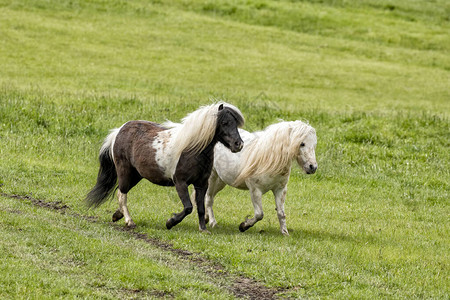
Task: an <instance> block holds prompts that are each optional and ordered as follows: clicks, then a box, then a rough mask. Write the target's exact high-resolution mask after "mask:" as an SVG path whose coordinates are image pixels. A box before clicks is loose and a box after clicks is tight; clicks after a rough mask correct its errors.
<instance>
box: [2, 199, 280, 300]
mask: <svg viewBox="0 0 450 300" xmlns="http://www.w3.org/2000/svg"><path fill="white" fill-rule="evenodd" d="M0 195H2V196H3V197H7V198H11V199H16V200H20V201H27V202H29V203H31V204H33V205H35V206H37V207H41V208H45V209H48V210H51V211H55V212H58V213H60V214H66V215H70V216H73V217H76V218H81V219H84V220H86V221H89V222H92V223H102V222H101V221H99V219H98V217H94V216H85V215H81V214H79V213H76V212H73V211H71V208H70V207H69V206H68V205H66V204H64V203H63V202H62V201H44V200H41V199H36V198H34V197H32V196H30V195H15V194H6V193H0ZM112 226H113V228H114V229H116V230H117V231H121V232H127V233H128V234H129V235H130V236H132V237H133V238H135V239H136V240H140V241H143V242H145V243H148V244H151V245H153V246H155V247H157V248H159V249H161V250H163V251H165V252H170V253H172V254H174V255H176V256H177V257H178V258H180V259H182V260H184V261H187V262H189V263H191V264H194V265H195V266H196V267H198V268H199V269H200V270H202V271H203V272H204V273H205V274H207V275H208V276H210V277H211V278H212V279H215V280H220V281H221V282H230V283H231V284H228V285H226V286H223V284H222V283H220V282H219V286H223V287H224V288H225V289H227V290H228V291H229V292H231V293H232V294H233V295H234V296H235V297H237V298H247V299H276V298H277V297H276V294H277V293H279V292H283V291H286V289H273V288H268V287H266V286H264V285H263V284H261V283H260V282H258V281H255V280H253V279H251V278H248V277H245V276H242V275H233V274H231V273H230V272H228V271H226V270H225V268H224V267H223V266H222V265H221V264H219V263H217V262H214V261H212V260H209V259H206V258H205V257H203V256H202V255H201V254H199V253H195V252H190V251H188V250H184V249H179V248H174V247H173V244H171V243H169V242H165V241H161V240H159V239H156V238H152V237H149V236H148V235H147V234H146V233H141V232H138V231H136V230H135V229H129V228H127V227H124V226H120V225H117V224H115V223H113V224H112Z"/></svg>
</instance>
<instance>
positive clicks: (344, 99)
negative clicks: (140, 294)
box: [0, 1, 450, 298]
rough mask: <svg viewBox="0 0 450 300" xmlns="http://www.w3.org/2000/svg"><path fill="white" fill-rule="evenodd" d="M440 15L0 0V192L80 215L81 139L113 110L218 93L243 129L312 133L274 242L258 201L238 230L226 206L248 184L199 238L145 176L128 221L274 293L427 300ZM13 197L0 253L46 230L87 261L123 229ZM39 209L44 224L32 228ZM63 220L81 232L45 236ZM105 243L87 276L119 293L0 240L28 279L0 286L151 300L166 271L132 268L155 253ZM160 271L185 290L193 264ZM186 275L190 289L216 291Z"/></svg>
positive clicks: (84, 267) (438, 185)
mask: <svg viewBox="0 0 450 300" xmlns="http://www.w3.org/2000/svg"><path fill="white" fill-rule="evenodd" d="M448 12H449V6H448V4H446V2H445V1H435V2H434V3H430V2H423V1H416V2H411V1H396V2H395V5H394V4H393V3H392V2H390V1H360V2H358V4H357V5H353V4H348V3H347V2H346V1H319V2H315V1H308V2H303V1H302V2H294V1H293V2H289V1H279V2H268V1H233V2H231V3H230V2H228V1H222V2H221V1H214V2H213V1H206V2H195V1H172V2H164V4H163V3H155V4H147V2H146V1H132V2H130V1H108V2H102V1H88V2H85V1H79V2H75V1H71V2H69V1H67V2H65V1H60V2H58V3H48V2H46V1H28V2H23V1H18V2H15V1H0V16H1V18H0V20H1V21H0V22H1V26H0V36H1V37H2V38H1V39H0V57H1V65H2V67H1V70H0V84H1V85H2V86H1V93H0V141H1V143H2V147H1V148H0V157H1V158H2V159H1V160H0V183H3V186H2V187H1V190H2V191H3V192H6V193H18V194H28V193H33V195H34V196H35V197H37V198H42V199H48V200H61V201H63V202H64V203H67V204H68V205H69V206H70V207H71V208H72V209H74V210H75V211H78V212H80V213H83V214H86V213H87V212H86V211H85V210H84V208H83V206H82V203H81V201H80V200H81V199H82V198H83V195H84V193H85V192H86V191H87V190H88V189H89V188H90V187H91V185H92V184H93V183H94V181H95V175H96V172H97V165H96V153H97V150H98V147H99V145H100V143H101V140H102V138H103V137H104V136H105V135H106V133H107V131H108V129H109V128H113V127H116V126H119V125H121V124H122V123H123V122H125V121H127V120H129V119H148V120H155V121H163V120H164V119H166V118H168V119H172V120H179V119H180V118H181V117H182V116H184V115H185V114H186V113H187V112H189V111H191V110H193V109H195V108H196V107H197V106H198V104H199V102H202V103H206V102H207V99H209V98H210V97H220V98H223V99H225V100H228V101H230V102H233V103H234V104H237V105H238V106H239V107H240V108H241V109H242V110H243V112H244V114H245V115H246V117H247V125H246V128H247V129H249V130H256V129H260V128H263V127H264V126H266V125H268V124H270V123H272V122H275V121H276V120H277V119H278V118H285V119H297V118H302V119H307V120H309V121H310V122H311V124H312V125H313V126H314V127H316V129H317V131H318V134H319V145H318V149H317V156H318V160H319V168H320V169H319V172H318V173H317V174H316V175H314V176H310V177H307V176H305V175H303V174H301V172H300V171H299V170H298V169H297V168H295V169H294V171H293V175H292V178H291V182H290V185H289V193H288V200H287V204H286V205H287V214H288V228H289V229H290V231H291V237H290V238H283V237H282V236H280V234H279V233H278V224H277V223H278V221H277V220H276V214H275V213H274V211H273V207H274V205H273V200H272V199H271V197H270V196H266V197H265V198H264V208H265V212H266V215H265V218H264V220H263V221H262V222H260V223H259V224H258V225H256V228H253V229H251V230H249V232H247V233H245V234H241V233H239V232H238V231H237V226H238V224H239V223H240V222H241V221H242V220H243V218H244V217H245V215H246V214H251V213H252V208H251V203H250V200H245V201H244V200H243V199H248V198H249V196H248V194H247V193H244V192H239V191H235V190H232V189H226V190H225V191H224V192H222V193H221V194H219V197H218V199H217V201H216V213H217V219H218V221H219V226H220V227H219V228H217V229H214V230H213V232H214V234H213V235H211V236H203V235H199V234H197V232H196V230H197V221H196V216H195V215H192V216H190V217H188V218H187V219H186V221H184V222H183V223H182V224H180V225H179V226H177V227H176V228H174V229H173V230H171V231H167V230H165V229H164V220H165V219H166V218H167V217H168V216H169V215H170V213H171V212H173V211H178V210H179V209H180V203H179V200H178V199H177V196H176V193H175V191H174V190H170V189H165V188H160V187H156V186H152V185H150V184H148V183H141V184H140V185H139V186H137V187H136V188H135V189H133V191H132V193H130V209H131V213H132V214H133V217H134V218H135V221H136V222H137V224H138V230H140V231H143V232H147V233H148V234H149V235H150V236H155V237H158V238H161V239H163V240H169V241H171V242H173V243H174V244H175V245H176V246H178V247H182V248H186V249H190V250H194V251H200V252H203V253H204V254H205V255H206V256H207V257H210V258H211V259H214V260H217V261H220V262H221V263H222V264H224V265H225V266H226V267H227V269H228V270H230V271H232V272H235V273H244V274H246V275H247V276H252V277H254V278H256V279H258V280H261V281H263V282H264V283H265V284H266V285H268V286H282V287H289V288H291V289H290V290H288V291H287V292H286V293H287V294H288V295H291V296H299V295H303V294H305V295H307V296H309V297H316V296H321V297H324V296H325V297H331V296H333V297H342V298H348V297H349V296H353V297H358V298H360V297H367V298H371V297H380V296H396V297H401V298H403V297H408V296H416V297H442V298H445V297H446V296H448V293H449V287H448V283H447V281H446V279H447V278H448V273H449V267H448V262H449V257H448V251H447V250H448V248H449V240H448V236H449V227H448V213H449V211H448V204H449V203H448V199H449V185H448V182H449V180H450V176H449V161H450V157H449V154H448V147H449V139H450V134H449V122H448V119H447V118H448V112H449V111H450V107H449V106H450V101H449V99H450V93H449V89H448V87H449V82H450V74H449V67H450V59H449V56H448V54H447V53H448V51H449V50H450V49H449V47H450V46H449V45H450V41H449V40H450V37H449V35H448V31H449V27H450V26H449V20H448V15H449V14H448ZM249 100H251V101H249ZM158 199H162V201H161V202H160V201H157V200H158ZM13 202H14V201H12V200H7V199H3V198H2V202H1V203H2V209H1V210H0V211H1V212H2V215H3V216H2V221H1V223H0V225H1V226H0V229H1V230H2V233H3V234H5V235H6V236H7V237H8V239H6V240H3V241H2V242H1V244H0V245H1V246H2V247H3V248H5V247H6V248H10V247H11V245H12V247H16V248H17V249H21V250H20V251H21V252H20V253H24V254H25V253H28V252H29V251H31V252H32V251H34V250H33V249H34V248H35V247H37V246H36V245H39V244H41V243H42V241H41V240H40V238H39V236H40V235H45V236H47V235H48V236H51V237H54V239H55V240H57V241H58V242H55V243H56V246H57V247H62V248H64V249H65V250H64V251H66V252H64V253H63V254H64V255H66V256H73V255H74V254H75V253H77V252H78V251H80V248H81V249H82V251H86V253H89V254H86V255H87V256H90V255H93V254H92V249H91V248H94V249H97V248H95V247H96V246H95V243H96V241H97V239H103V238H102V236H105V235H109V236H110V237H111V238H110V239H108V240H115V241H117V243H122V242H121V241H123V239H126V236H123V235H121V234H118V233H114V232H111V231H110V229H109V225H106V224H105V225H92V224H90V223H89V224H78V223H77V222H75V224H71V225H70V228H71V230H60V229H59V228H60V227H61V226H62V225H61V223H64V222H69V221H67V220H66V219H64V218H63V219H60V216H55V215H52V214H51V213H47V212H45V213H43V212H40V210H39V213H37V212H36V210H35V209H33V208H32V207H30V206H29V205H28V206H27V205H26V204H17V203H13ZM17 206H20V208H18V207H17ZM239 206H241V207H239ZM114 209H115V203H111V204H107V205H105V206H104V207H102V208H101V209H99V210H97V211H94V212H89V213H90V214H95V215H98V216H101V218H102V220H104V221H108V220H109V218H110V214H111V213H112V211H113V210H114ZM15 210H20V211H23V212H24V213H22V214H14V213H12V211H15ZM38 214H43V215H44V216H48V218H49V219H50V220H54V219H55V218H56V220H55V221H48V228H49V229H48V231H46V230H44V229H43V228H42V225H41V223H43V222H44V223H45V222H46V221H45V218H44V217H42V216H39V217H38V216H37V215H38ZM36 219H37V220H36ZM70 222H73V221H70ZM21 224H24V225H21ZM14 226H28V227H29V228H31V229H30V230H33V231H36V232H38V233H39V235H38V236H37V237H33V236H28V237H26V238H27V239H29V240H30V241H31V242H30V243H29V244H25V245H24V243H23V242H22V241H21V239H22V236H21V235H19V234H17V233H15V232H14V230H12V229H13V228H14ZM45 227H46V228H47V226H45ZM63 227H64V226H63ZM90 227H95V228H90ZM70 231H75V232H77V231H78V232H79V233H78V236H79V239H80V241H79V242H76V243H75V244H71V243H69V242H68V241H67V240H71V239H70V238H69V239H67V240H66V239H64V238H62V237H63V236H65V235H68V236H69V237H70V235H71V233H70ZM86 232H87V233H86ZM97 236H98V238H97V239H94V241H92V245H90V244H89V241H90V239H92V238H93V237H97ZM75 241H77V239H75ZM135 243H136V245H134V244H133V246H132V247H144V246H143V245H141V244H139V243H138V242H135ZM86 244H87V245H86ZM110 244H111V247H113V249H114V250H110V251H111V252H108V253H105V252H104V251H103V252H100V254H98V255H95V257H97V258H99V257H100V256H103V255H105V256H106V259H105V263H104V264H103V265H104V268H105V271H104V273H103V274H106V275H103V276H104V277H101V278H102V279H99V281H100V282H101V284H103V285H104V284H106V285H110V286H112V287H113V286H119V287H123V288H124V289H122V290H121V289H116V290H112V291H111V290H110V291H105V290H101V289H100V290H98V289H97V288H92V287H90V286H89V285H87V284H83V285H82V287H79V286H78V285H75V284H74V283H73V282H77V280H78V277H77V276H79V275H77V272H76V271H73V270H72V269H71V267H70V266H66V265H65V264H64V263H61V265H62V266H63V267H61V268H63V270H62V271H61V270H55V269H52V268H44V271H42V272H43V273H41V271H39V269H40V268H39V267H36V269H33V268H32V267H31V264H30V263H29V261H30V260H27V259H22V258H20V259H18V258H17V257H15V258H14V257H10V256H9V255H5V254H2V255H3V256H4V258H5V259H7V260H6V262H7V263H5V265H7V266H9V268H12V267H11V266H13V267H14V268H15V267H17V269H20V268H27V269H29V268H31V270H34V271H32V274H31V275H30V277H26V275H23V276H24V277H20V276H22V275H15V274H14V273H13V272H12V273H11V274H12V275H11V277H7V279H2V280H3V281H1V284H2V286H8V285H9V282H10V280H17V279H14V278H15V277H14V276H19V277H18V278H20V280H19V281H22V282H29V281H32V280H29V279H31V277H32V276H34V277H33V278H34V280H37V281H38V283H36V286H35V285H33V284H23V285H18V286H19V287H20V289H23V290H24V291H28V293H36V295H37V296H39V295H42V294H44V295H45V294H47V293H51V290H52V288H54V287H55V286H60V288H59V289H60V290H61V291H64V293H68V294H74V295H77V294H78V293H81V295H87V294H89V293H93V294H96V295H97V296H99V297H101V296H105V295H106V296H107V297H114V296H116V297H123V294H124V293H126V291H127V290H126V289H127V288H129V289H143V290H144V293H147V292H148V293H149V295H151V293H152V291H154V290H162V291H166V289H167V288H168V287H169V286H170V284H169V282H172V280H170V278H171V277H168V278H169V280H168V282H166V281H165V280H162V283H161V285H160V286H158V284H157V283H156V282H155V281H152V280H151V279H149V278H148V277H147V276H144V279H139V278H140V277H141V274H143V273H146V274H147V272H149V270H150V273H151V274H155V276H156V277H157V278H159V277H158V274H160V275H161V274H163V275H164V274H166V272H169V270H168V268H170V266H169V267H167V266H165V265H161V264H158V263H157V262H155V263H153V262H152V261H153V257H154V256H152V255H150V254H148V256H145V255H144V257H150V259H149V261H148V262H144V261H145V259H144V258H143V256H141V255H138V254H136V253H135V252H134V251H133V250H132V247H127V248H126V249H125V250H120V249H119V247H114V245H113V244H112V243H110ZM30 249H31V250H30ZM148 251H149V252H151V253H153V251H156V250H148ZM64 255H61V256H58V257H61V258H60V259H61V260H62V261H63V260H64ZM116 255H123V256H125V257H126V259H127V262H128V263H127V264H130V266H131V265H134V266H136V265H139V264H140V263H143V264H144V266H143V267H142V268H140V269H139V270H141V271H136V273H134V274H133V276H132V277H131V280H129V279H124V278H121V277H120V276H111V275H108V274H111V273H110V272H108V270H109V269H114V268H117V266H116V265H115V262H113V261H112V259H109V257H110V256H111V257H114V256H116ZM158 255H161V254H158ZM18 256H19V257H20V255H18ZM49 258H50V256H49V255H47V256H46V255H45V253H44V254H42V255H37V258H36V257H35V258H33V259H31V261H34V260H38V261H39V262H40V264H48V262H47V260H48V259H49ZM137 262H138V263H139V264H138V263H137ZM146 264H149V265H151V266H149V267H148V268H147V267H146ZM78 268H79V269H80V270H81V272H83V273H87V274H89V272H90V270H91V268H93V267H92V266H91V265H90V261H87V262H86V263H85V264H81V265H80V266H77V267H76V268H75V269H76V270H77V269H78ZM61 272H63V273H64V272H67V273H68V274H69V275H68V276H69V279H68V280H67V281H63V280H58V281H57V283H55V284H54V286H51V285H46V284H45V278H54V277H55V276H58V274H60V273H61ZM17 273H18V274H21V272H17ZM109 276H111V277H109ZM149 276H150V277H151V275H149ZM171 276H179V277H180V278H183V280H182V283H181V284H180V285H176V286H175V287H172V288H173V291H174V292H173V293H174V294H175V295H176V296H180V297H183V296H186V294H184V289H185V286H192V285H193V284H192V282H193V281H191V280H190V279H189V277H191V278H192V277H194V278H197V277H198V276H200V275H199V274H197V273H195V272H194V273H193V274H190V273H187V275H186V273H183V272H176V273H175V274H174V275H171ZM160 277H163V278H167V277H164V276H160ZM11 278H12V279H11ZM87 278H88V277H82V279H81V282H89V280H88V279H87ZM110 281H112V282H113V283H108V282H110ZM133 281H136V282H135V283H133ZM194 281H195V280H194ZM200 281H201V283H200V284H198V285H195V286H194V287H193V288H192V289H191V290H190V292H191V293H192V294H191V296H192V295H194V296H195V297H202V295H203V296H204V291H205V290H207V291H210V290H211V291H212V293H213V296H214V295H217V293H219V292H218V288H217V287H213V288H211V287H210V286H209V285H210V283H208V282H207V281H202V280H200ZM105 282H106V283H105ZM165 284H166V285H165ZM183 284H184V285H183ZM40 293H41V294H40ZM55 293H58V292H55ZM64 293H62V294H64ZM102 293H103V294H102ZM120 293H122V294H120ZM4 294H6V295H10V296H13V295H14V291H13V290H10V289H6V290H5V292H4ZM49 295H61V294H49ZM106 296H105V297H106Z"/></svg>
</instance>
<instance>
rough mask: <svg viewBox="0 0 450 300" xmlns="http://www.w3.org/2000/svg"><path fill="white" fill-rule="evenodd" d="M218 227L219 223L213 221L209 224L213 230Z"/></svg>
mask: <svg viewBox="0 0 450 300" xmlns="http://www.w3.org/2000/svg"><path fill="white" fill-rule="evenodd" d="M216 225H217V222H216V221H215V220H214V221H211V223H209V226H211V228H214V227H216Z"/></svg>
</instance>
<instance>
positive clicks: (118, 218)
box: [112, 210, 123, 222]
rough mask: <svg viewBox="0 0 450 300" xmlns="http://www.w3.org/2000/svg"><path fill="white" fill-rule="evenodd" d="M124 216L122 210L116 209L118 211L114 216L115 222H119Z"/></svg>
mask: <svg viewBox="0 0 450 300" xmlns="http://www.w3.org/2000/svg"><path fill="white" fill-rule="evenodd" d="M122 218H123V213H121V212H120V210H116V212H115V213H114V214H113V216H112V220H113V222H117V221H119V220H120V219H122Z"/></svg>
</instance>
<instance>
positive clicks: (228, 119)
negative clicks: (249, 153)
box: [215, 103, 244, 153]
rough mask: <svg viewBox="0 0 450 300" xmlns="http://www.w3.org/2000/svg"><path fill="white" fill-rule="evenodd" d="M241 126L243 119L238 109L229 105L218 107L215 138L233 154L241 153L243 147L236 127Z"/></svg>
mask: <svg viewBox="0 0 450 300" xmlns="http://www.w3.org/2000/svg"><path fill="white" fill-rule="evenodd" d="M242 125H244V117H243V116H242V113H241V112H240V111H239V109H237V108H236V107H234V106H232V105H230V104H227V106H224V105H223V103H221V104H220V105H219V107H218V114H217V126H216V133H215V136H216V138H217V140H218V141H219V142H221V143H222V144H224V145H225V147H227V148H228V149H230V150H231V152H233V153H235V152H239V151H241V150H242V147H243V146H244V141H243V140H242V139H241V136H240V135H239V132H238V127H242Z"/></svg>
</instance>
